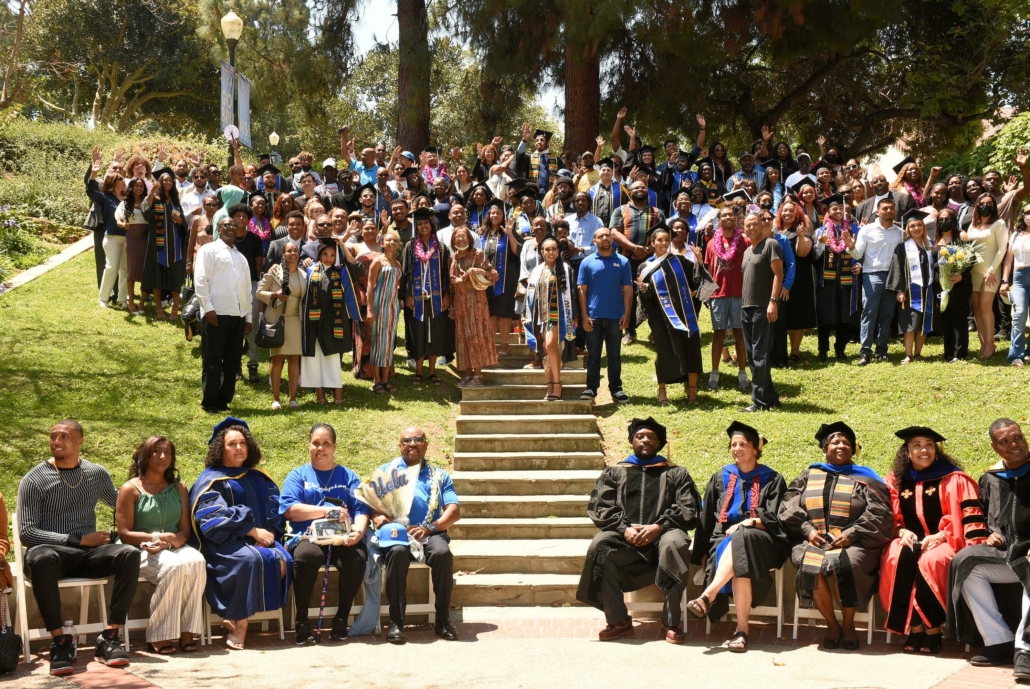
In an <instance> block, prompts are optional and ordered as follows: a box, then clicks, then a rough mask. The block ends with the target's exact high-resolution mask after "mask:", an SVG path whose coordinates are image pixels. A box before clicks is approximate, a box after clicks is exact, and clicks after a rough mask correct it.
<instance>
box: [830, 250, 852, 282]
mask: <svg viewBox="0 0 1030 689" xmlns="http://www.w3.org/2000/svg"><path fill="white" fill-rule="evenodd" d="M853 261H854V259H852V258H851V255H850V254H838V253H835V252H834V251H833V250H832V249H830V247H829V246H827V247H826V251H825V253H823V281H824V282H833V281H835V280H837V269H838V268H840V286H841V287H850V286H851V285H853V284H854V282H855V276H854V275H852V274H851V266H852V265H853Z"/></svg>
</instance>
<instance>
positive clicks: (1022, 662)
mask: <svg viewBox="0 0 1030 689" xmlns="http://www.w3.org/2000/svg"><path fill="white" fill-rule="evenodd" d="M1014 665H1015V667H1014V668H1013V670H1012V675H1013V676H1014V677H1015V678H1016V679H1030V651H1024V650H1022V649H1020V650H1018V651H1016V657H1015V659H1014Z"/></svg>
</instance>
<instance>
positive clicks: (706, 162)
mask: <svg viewBox="0 0 1030 689" xmlns="http://www.w3.org/2000/svg"><path fill="white" fill-rule="evenodd" d="M694 165H697V169H698V170H700V169H701V166H702V165H707V166H709V167H710V168H712V169H715V163H713V162H712V159H711V157H705V158H700V159H698V160H695V161H694Z"/></svg>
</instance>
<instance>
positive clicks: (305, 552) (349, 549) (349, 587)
mask: <svg viewBox="0 0 1030 689" xmlns="http://www.w3.org/2000/svg"><path fill="white" fill-rule="evenodd" d="M328 552H329V546H327V545H315V544H314V543H312V542H311V541H301V542H300V543H299V544H297V547H296V548H295V549H294V551H293V599H294V602H295V607H296V608H297V614H296V621H297V622H307V621H308V606H309V605H311V596H312V594H313V593H314V592H315V589H316V588H318V590H319V592H321V585H322V576H324V575H321V576H320V575H319V572H318V569H319V567H323V566H324V565H325V558H326V555H327V553H328ZM367 561H368V550H367V549H366V548H365V544H364V543H363V542H362V543H358V544H357V545H352V546H343V545H336V546H333V552H332V557H331V559H330V563H331V564H332V565H333V566H334V567H336V572H337V574H338V575H339V580H338V582H337V589H336V590H337V593H338V595H339V603H338V604H337V605H338V608H337V612H336V617H338V618H339V619H341V620H346V619H347V616H348V615H349V614H350V608H351V605H353V604H354V596H355V595H357V593H358V587H360V586H361V580H362V579H363V578H364V576H365V563H366V562H367Z"/></svg>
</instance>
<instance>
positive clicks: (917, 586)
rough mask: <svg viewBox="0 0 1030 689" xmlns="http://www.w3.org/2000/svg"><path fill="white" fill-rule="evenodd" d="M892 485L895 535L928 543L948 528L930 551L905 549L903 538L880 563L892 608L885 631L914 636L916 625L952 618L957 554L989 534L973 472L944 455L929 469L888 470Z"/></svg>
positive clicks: (884, 595) (883, 593)
mask: <svg viewBox="0 0 1030 689" xmlns="http://www.w3.org/2000/svg"><path fill="white" fill-rule="evenodd" d="M886 483H887V488H888V490H890V495H891V506H892V508H893V511H894V529H895V533H896V532H897V530H898V529H907V530H909V531H912V532H914V533H915V534H916V536H917V537H918V538H919V540H920V541H922V540H924V539H925V538H926V537H927V536H932V535H934V534H936V533H938V532H940V531H943V532H945V534H947V539H946V540H945V541H944V542H942V543H941V544H939V545H937V546H935V547H933V548H931V549H930V550H920V549H919V546H918V545H917V546H916V548H915V549H912V548H903V547H902V546H901V539H899V538H895V539H894V540H892V541H891V542H890V543H889V544H888V545H887V547H886V548H884V550H883V557H882V559H881V562H880V602H881V603H882V604H883V607H884V609H885V610H886V611H887V621H886V623H885V624H884V629H888V630H890V631H892V632H894V633H895V634H908V633H909V628H910V627H911V626H914V625H920V624H921V625H923V626H926V627H941V626H943V625H944V623H945V622H946V620H947V611H948V571H949V567H950V565H951V561H952V559H953V558H954V557H955V553H957V552H958V551H960V550H962V549H963V548H964V547H966V545H976V544H979V543H983V542H984V540H986V538H987V525H986V523H984V520H983V511H982V510H981V508H980V501H979V497H980V493H979V491H978V490H977V486H976V483H975V482H974V481H973V479H972V478H970V477H969V474H967V473H966V472H964V471H962V470H961V469H959V468H958V467H956V466H955V465H953V464H951V463H950V462H948V461H947V460H946V459H944V458H943V457H938V459H937V461H935V462H934V463H933V464H931V465H930V466H929V467H927V468H926V469H925V470H923V471H915V470H914V469H912V468H909V470H908V471H906V472H905V474H904V475H903V476H902V477H901V478H898V477H897V476H895V475H894V474H893V473H891V474H888V475H887V480H886ZM913 592H914V595H913ZM917 606H918V608H917Z"/></svg>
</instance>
